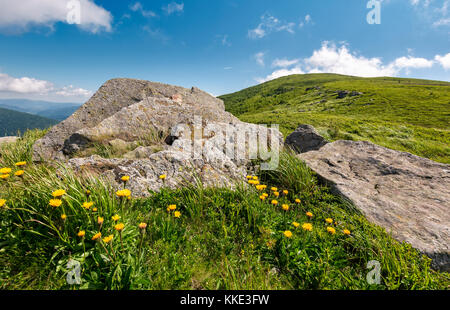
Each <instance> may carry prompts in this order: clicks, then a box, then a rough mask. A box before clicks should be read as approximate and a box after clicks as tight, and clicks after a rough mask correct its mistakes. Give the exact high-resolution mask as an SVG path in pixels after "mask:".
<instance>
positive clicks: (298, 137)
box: [285, 125, 328, 153]
mask: <svg viewBox="0 0 450 310" xmlns="http://www.w3.org/2000/svg"><path fill="white" fill-rule="evenodd" d="M327 143H328V142H327V141H326V140H325V139H324V138H323V137H322V136H321V135H319V133H318V132H317V131H316V129H315V128H314V127H313V126H311V125H300V126H299V127H298V128H297V129H296V130H295V131H294V132H293V133H291V134H290V135H289V136H288V137H287V138H286V141H285V145H288V146H290V147H291V148H292V149H293V150H295V151H296V152H297V153H305V152H309V151H313V150H318V149H320V148H321V147H322V146H324V145H325V144H327Z"/></svg>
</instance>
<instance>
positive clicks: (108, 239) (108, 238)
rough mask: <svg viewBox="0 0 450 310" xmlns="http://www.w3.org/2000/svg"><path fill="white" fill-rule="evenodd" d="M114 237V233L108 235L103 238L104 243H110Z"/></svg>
mask: <svg viewBox="0 0 450 310" xmlns="http://www.w3.org/2000/svg"><path fill="white" fill-rule="evenodd" d="M113 238H114V236H113V235H109V236H108V237H105V238H103V242H104V243H110V242H111V241H112V239H113Z"/></svg>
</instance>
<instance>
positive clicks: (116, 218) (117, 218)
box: [112, 214, 120, 222]
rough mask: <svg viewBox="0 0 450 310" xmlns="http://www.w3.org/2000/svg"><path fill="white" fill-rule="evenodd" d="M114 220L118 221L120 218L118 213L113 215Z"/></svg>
mask: <svg viewBox="0 0 450 310" xmlns="http://www.w3.org/2000/svg"><path fill="white" fill-rule="evenodd" d="M112 220H113V221H114V222H117V221H118V220H120V216H119V215H118V214H116V215H113V217H112Z"/></svg>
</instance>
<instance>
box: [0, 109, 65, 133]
mask: <svg viewBox="0 0 450 310" xmlns="http://www.w3.org/2000/svg"><path fill="white" fill-rule="evenodd" d="M57 123H58V122H57V121H55V120H53V119H49V118H45V117H42V116H38V115H32V114H28V113H22V112H17V111H13V110H8V109H3V108H0V137H3V136H15V135H17V134H18V132H21V133H24V132H25V131H27V129H35V128H39V129H45V128H48V127H51V126H53V125H55V124H57Z"/></svg>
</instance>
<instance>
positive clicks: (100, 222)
mask: <svg viewBox="0 0 450 310" xmlns="http://www.w3.org/2000/svg"><path fill="white" fill-rule="evenodd" d="M104 221H105V219H104V218H103V217H101V216H99V217H98V218H97V223H98V225H102V224H103V222H104Z"/></svg>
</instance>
